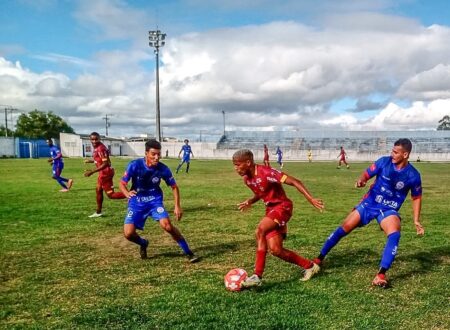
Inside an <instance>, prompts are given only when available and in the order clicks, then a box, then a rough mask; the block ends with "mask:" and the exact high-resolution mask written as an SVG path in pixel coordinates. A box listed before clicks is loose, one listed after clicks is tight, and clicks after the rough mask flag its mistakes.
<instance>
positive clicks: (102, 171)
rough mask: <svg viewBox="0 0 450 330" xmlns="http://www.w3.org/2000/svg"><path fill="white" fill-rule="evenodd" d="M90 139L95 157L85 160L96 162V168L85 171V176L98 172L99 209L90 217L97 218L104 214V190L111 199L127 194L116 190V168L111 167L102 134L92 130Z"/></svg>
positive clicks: (97, 195) (120, 197)
mask: <svg viewBox="0 0 450 330" xmlns="http://www.w3.org/2000/svg"><path fill="white" fill-rule="evenodd" d="M89 139H90V140H91V143H92V146H93V147H94V153H93V155H92V158H93V159H86V160H85V161H84V162H85V163H95V169H93V170H87V171H85V172H84V176H86V177H89V176H91V175H92V174H94V173H96V172H98V179H97V186H96V189H95V192H96V201H97V210H96V211H95V213H93V214H91V215H90V216H89V218H97V217H101V216H102V206H103V191H105V192H106V196H108V197H109V198H111V199H123V198H125V195H124V194H123V193H122V192H114V184H113V177H114V168H112V167H111V160H110V159H109V150H108V148H107V147H106V146H105V145H104V144H103V143H102V142H101V141H100V134H98V133H97V132H92V133H91V134H90V135H89Z"/></svg>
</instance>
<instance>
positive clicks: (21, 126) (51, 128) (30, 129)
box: [15, 110, 75, 139]
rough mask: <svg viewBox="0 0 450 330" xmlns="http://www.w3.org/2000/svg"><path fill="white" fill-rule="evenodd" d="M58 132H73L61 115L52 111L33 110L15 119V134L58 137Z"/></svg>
mask: <svg viewBox="0 0 450 330" xmlns="http://www.w3.org/2000/svg"><path fill="white" fill-rule="evenodd" d="M59 133H75V131H74V130H73V128H72V127H70V126H69V125H68V124H67V123H66V122H65V121H64V120H63V119H62V118H61V117H59V116H57V115H55V114H54V113H53V112H51V111H50V112H48V113H45V112H42V111H38V110H33V111H31V112H29V113H28V114H25V113H23V114H21V115H20V116H19V118H18V119H17V129H16V133H15V135H16V136H22V137H27V138H31V139H38V138H48V137H59Z"/></svg>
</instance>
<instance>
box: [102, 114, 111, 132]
mask: <svg viewBox="0 0 450 330" xmlns="http://www.w3.org/2000/svg"><path fill="white" fill-rule="evenodd" d="M103 119H104V120H105V128H106V135H105V136H108V127H110V126H111V122H110V119H109V118H108V114H106V115H105V117H103Z"/></svg>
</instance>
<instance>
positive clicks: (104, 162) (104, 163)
mask: <svg viewBox="0 0 450 330" xmlns="http://www.w3.org/2000/svg"><path fill="white" fill-rule="evenodd" d="M93 162H94V161H92V163H93ZM108 166H111V161H110V160H109V157H108V158H106V159H102V164H101V165H100V166H99V167H97V168H94V169H92V170H87V171H85V172H84V176H86V177H89V176H91V175H92V174H94V173H96V172H100V171H102V170H104V169H105V168H107V167H108Z"/></svg>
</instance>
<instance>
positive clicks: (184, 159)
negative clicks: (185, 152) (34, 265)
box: [181, 157, 191, 163]
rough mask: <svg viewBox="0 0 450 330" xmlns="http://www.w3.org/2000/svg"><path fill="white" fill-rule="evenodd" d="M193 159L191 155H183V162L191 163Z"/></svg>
mask: <svg viewBox="0 0 450 330" xmlns="http://www.w3.org/2000/svg"><path fill="white" fill-rule="evenodd" d="M190 161H191V158H190V157H183V159H181V162H182V163H189V162H190Z"/></svg>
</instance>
